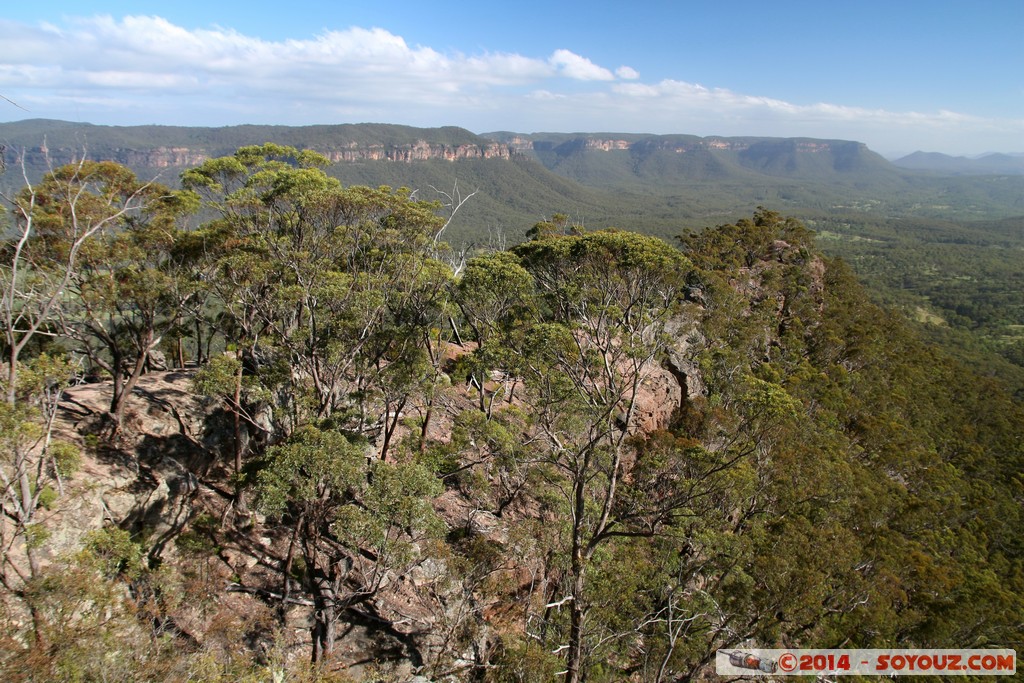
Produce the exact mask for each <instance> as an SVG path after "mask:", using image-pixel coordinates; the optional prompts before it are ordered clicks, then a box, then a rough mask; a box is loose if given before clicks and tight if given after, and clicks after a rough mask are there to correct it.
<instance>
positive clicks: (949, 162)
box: [892, 152, 1024, 175]
mask: <svg viewBox="0 0 1024 683" xmlns="http://www.w3.org/2000/svg"><path fill="white" fill-rule="evenodd" d="M892 163H893V164H894V165H895V166H899V167H900V168H908V169H913V170H916V171H933V172H935V173H941V174H944V175H1021V174H1024V154H986V155H984V156H981V157H977V158H968V157H953V156H949V155H948V154H939V153H937V152H914V153H913V154H908V155H907V156H905V157H901V158H899V159H894V160H893V162H892Z"/></svg>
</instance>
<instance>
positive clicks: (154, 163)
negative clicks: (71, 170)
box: [6, 140, 515, 169]
mask: <svg viewBox="0 0 1024 683" xmlns="http://www.w3.org/2000/svg"><path fill="white" fill-rule="evenodd" d="M312 149H313V150H314V151H317V152H320V153H321V154H323V155H324V156H326V157H327V158H328V159H330V160H331V162H333V163H346V162H356V161H396V162H404V163H410V162H414V161H427V160H431V159H440V160H443V161H461V160H464V159H509V158H511V157H512V156H513V154H515V150H514V149H513V148H512V147H511V146H510V145H506V144H502V143H498V142H492V143H488V144H480V145H473V144H463V145H444V144H438V143H432V142H427V141H425V140H418V141H417V142H414V143H412V144H408V145H383V144H370V145H362V144H359V143H351V144H349V145H347V146H344V147H334V148H323V149H321V148H317V147H313V148H312ZM230 153H231V150H212V149H207V148H203V147H153V148H150V149H131V148H116V149H103V150H90V149H88V148H86V149H85V154H86V157H87V158H89V159H97V160H99V159H103V160H110V161H116V162H117V163H119V164H124V165H125V166H128V167H129V168H154V169H167V168H187V167H191V166H198V165H199V164H201V163H203V162H204V161H206V160H208V159H210V158H214V157H217V156H222V155H226V154H230ZM14 154H15V150H9V151H8V152H7V154H6V156H7V157H8V158H7V159H6V163H7V165H8V166H10V167H14V166H16V165H17V164H18V159H17V158H16V157H15V156H14ZM24 154H25V162H26V165H27V166H29V167H40V168H42V167H46V166H48V165H49V166H53V167H57V166H63V165H65V164H70V163H74V162H76V161H78V160H79V159H80V158H81V156H82V150H81V149H71V148H65V147H57V148H47V147H45V146H40V147H34V148H30V149H27V150H25V153H24Z"/></svg>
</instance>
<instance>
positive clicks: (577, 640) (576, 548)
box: [565, 454, 590, 683]
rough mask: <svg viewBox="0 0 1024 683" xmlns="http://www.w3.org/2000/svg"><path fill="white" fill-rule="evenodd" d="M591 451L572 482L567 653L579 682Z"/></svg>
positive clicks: (569, 680)
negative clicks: (587, 476) (570, 581)
mask: <svg viewBox="0 0 1024 683" xmlns="http://www.w3.org/2000/svg"><path fill="white" fill-rule="evenodd" d="M589 462H590V457H589V454H585V455H584V456H583V462H582V465H581V467H580V470H579V471H577V472H576V476H575V482H574V483H573V520H572V563H571V565H570V572H571V574H572V605H571V606H570V610H569V651H568V654H567V655H566V662H565V663H566V672H565V680H566V683H580V682H581V681H582V680H583V679H584V672H583V632H584V631H583V626H584V625H583V620H584V617H585V616H586V613H585V606H584V599H583V592H584V589H585V588H586V572H587V559H588V557H587V556H586V555H585V554H584V545H585V544H584V542H583V533H584V515H585V514H586V494H587V480H586V474H587V472H588V471H589V467H588V465H589Z"/></svg>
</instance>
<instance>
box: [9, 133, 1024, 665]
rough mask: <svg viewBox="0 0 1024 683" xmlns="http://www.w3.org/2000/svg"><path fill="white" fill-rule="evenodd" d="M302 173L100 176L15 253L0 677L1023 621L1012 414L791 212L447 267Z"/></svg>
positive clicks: (419, 209) (512, 652)
mask: <svg viewBox="0 0 1024 683" xmlns="http://www.w3.org/2000/svg"><path fill="white" fill-rule="evenodd" d="M316 161H326V160H317V159H315V158H311V157H310V156H308V155H303V154H301V153H300V152H298V150H281V149H280V148H276V147H265V148H261V149H260V150H255V151H254V150H249V151H246V152H244V153H239V154H236V155H233V156H232V157H231V158H229V159H216V160H210V161H208V162H206V163H204V164H202V165H200V166H199V167H197V168H195V169H193V170H192V171H191V172H190V173H188V174H186V175H185V176H184V178H183V182H184V184H185V186H186V187H187V188H188V189H190V190H192V191H194V192H196V193H198V194H199V195H200V196H202V197H203V200H204V201H205V202H206V209H207V211H210V212H213V213H216V215H217V216H218V220H217V221H211V222H209V223H208V224H206V225H204V226H203V227H201V228H197V229H194V230H181V229H177V228H176V227H175V226H176V223H177V222H180V221H181V220H183V218H184V217H185V214H187V212H188V211H190V210H194V209H195V207H194V206H193V205H190V204H189V203H188V202H187V201H185V200H184V199H183V198H182V197H181V196H180V195H178V196H176V195H174V194H173V193H171V192H170V191H169V190H167V189H166V188H152V187H149V186H144V185H143V184H141V183H138V182H137V181H134V183H133V181H131V179H130V178H129V177H128V176H126V175H125V174H124V173H123V172H122V170H121V169H119V168H114V167H111V166H110V165H97V166H86V167H85V168H84V169H83V171H84V172H85V174H84V175H78V176H75V175H58V176H57V177H55V178H52V179H50V180H49V181H47V182H45V183H43V184H41V185H40V186H39V187H38V188H37V193H38V194H37V196H38V199H39V202H38V203H37V204H36V206H37V208H36V209H35V211H34V212H33V213H32V214H31V216H32V218H33V219H34V220H38V221H39V225H41V226H43V227H44V230H43V232H42V233H41V234H40V236H39V238H38V239H36V238H35V236H34V235H33V234H29V238H31V239H26V244H27V245H28V248H27V249H26V250H24V251H21V252H19V251H16V250H13V249H4V250H2V251H0V254H3V255H4V258H5V259H7V260H6V261H4V265H5V267H7V270H5V271H3V272H4V273H7V274H10V273H12V269H11V265H12V264H17V265H19V266H20V268H21V269H22V271H23V272H26V271H27V272H26V276H27V277H29V279H30V280H31V281H32V282H33V284H34V287H33V288H23V287H11V288H10V289H8V290H5V292H6V293H9V294H10V295H11V296H12V297H13V296H17V297H18V300H19V302H23V303H28V304H29V305H28V306H25V307H23V308H20V309H19V310H21V311H24V312H25V314H26V315H28V316H34V315H35V316H39V317H29V318H28V319H22V320H19V321H10V322H9V323H7V324H8V328H7V330H6V334H7V339H12V340H15V344H16V345H17V349H16V350H15V352H14V353H13V354H12V353H10V351H11V349H8V352H9V353H8V354H7V356H6V357H7V358H8V359H12V362H11V363H10V365H8V366H7V367H6V368H5V369H6V370H7V372H5V373H4V374H3V380H2V382H3V384H2V388H4V389H6V391H5V392H4V393H5V395H6V397H7V398H6V400H4V401H2V402H0V425H2V426H3V427H4V429H3V432H0V447H2V448H3V449H4V450H3V451H2V452H3V454H4V458H3V459H2V460H0V467H2V468H3V470H2V471H3V474H4V476H5V478H6V480H7V481H23V482H26V483H25V485H24V486H7V487H5V488H4V489H3V490H2V491H0V496H2V497H0V501H2V503H3V506H4V510H5V512H7V514H6V515H4V516H3V517H0V538H2V539H3V540H4V545H3V547H2V548H0V550H2V553H0V581H2V583H3V586H4V588H5V589H6V590H5V591H4V592H3V593H2V594H0V626H2V628H0V678H2V679H3V680H4V681H11V682H12V683H23V682H24V683H28V682H29V681H48V680H97V679H101V678H102V679H103V680H107V681H112V682H115V681H116V682H118V683H121V682H123V683H128V682H129V681H139V680H167V681H170V680H203V681H211V682H223V683H227V682H228V681H239V680H297V681H310V682H311V683H312V682H314V681H315V682H317V683H320V682H322V683H327V682H328V681H334V682H340V681H350V682H352V681H367V682H369V681H380V680H394V681H416V682H417V683H420V682H423V681H443V682H446V683H459V682H462V681H466V682H469V681H484V682H486V683H502V682H506V681H548V680H554V679H556V678H557V677H560V676H561V677H563V678H564V679H565V680H569V681H581V680H584V679H586V680H592V681H596V680H607V681H628V682H630V683H634V682H635V683H648V682H650V683H667V682H668V681H674V680H695V681H705V680H708V681H710V680H714V672H713V671H714V657H715V652H716V651H717V650H719V649H721V648H739V647H752V646H755V645H756V646H762V647H769V646H778V647H783V646H785V647H816V648H829V647H863V648H868V647H917V648H945V647H962V646H963V644H964V643H970V644H977V645H978V646H985V647H1014V646H1016V645H1017V644H1019V643H1020V642H1021V639H1022V638H1024V633H1022V631H1021V624H1020V620H1019V615H1020V614H1021V613H1022V612H1024V582H1022V577H1024V544H1022V539H1021V537H1020V534H1019V530H1020V528H1021V524H1022V522H1024V506H1022V502H1021V500H1020V497H1019V486H1018V484H1019V477H1020V473H1021V472H1022V471H1024V450H1022V444H1021V440H1020V429H1021V426H1022V425H1024V413H1022V410H1021V406H1020V404H1019V403H1018V402H1015V401H1014V400H1013V398H1012V397H1011V396H1010V395H1009V394H1008V392H1007V390H1006V388H1005V387H1004V386H1003V385H1002V384H1000V383H999V382H998V381H995V380H993V379H991V378H988V377H983V376H981V375H979V374H977V373H974V372H973V371H972V370H970V369H969V368H967V367H965V366H963V365H961V364H959V363H958V362H957V361H955V360H954V359H952V358H950V357H949V355H948V354H947V353H945V352H944V350H943V349H941V348H939V347H937V346H935V345H932V344H929V343H927V342H926V341H923V340H922V339H921V338H920V337H919V336H918V335H917V334H915V333H914V332H913V330H912V329H910V328H909V327H908V326H907V325H906V323H905V322H903V321H902V320H901V318H900V317H899V316H897V315H894V314H893V313H892V312H890V311H887V310H885V309H883V308H879V307H877V306H875V305H873V304H871V303H870V302H869V300H868V298H867V297H866V295H865V292H864V291H863V289H862V288H861V287H860V286H859V285H858V283H857V282H856V280H855V279H854V277H853V276H852V274H851V273H850V271H849V269H848V268H847V267H846V266H845V265H844V264H843V263H841V262H836V261H832V260H830V259H828V258H826V257H825V256H823V255H822V254H821V253H820V252H819V251H818V250H817V247H816V245H815V241H814V237H813V235H812V234H811V232H810V231H809V230H808V229H807V228H806V227H805V226H804V225H803V224H802V223H801V222H800V221H798V220H796V219H793V218H787V217H784V216H782V215H780V214H778V213H774V212H771V211H767V210H759V211H757V212H756V213H755V214H753V215H752V216H750V217H748V218H743V219H740V220H737V221H735V222H733V223H729V224H723V225H720V226H717V227H714V228H710V229H708V230H706V231H703V232H701V233H699V234H688V235H686V236H685V237H684V238H683V239H682V240H681V242H680V246H681V247H682V248H681V249H679V248H676V246H674V245H670V244H668V243H666V242H664V241H661V240H659V239H657V238H652V237H649V236H644V235H640V234H638V233H633V232H625V231H614V230H587V229H586V228H584V227H581V226H578V225H574V224H572V223H571V221H569V220H563V219H562V218H557V217H552V220H549V221H543V222H541V223H539V224H538V225H537V226H535V229H534V230H533V231H532V238H531V239H530V240H529V241H526V242H523V243H520V244H518V245H516V246H514V247H512V248H510V249H506V250H497V251H491V252H488V253H486V254H481V255H478V256H476V257H474V258H471V259H469V260H468V261H466V262H465V263H462V262H460V261H459V260H458V259H455V260H453V259H451V258H450V256H451V255H450V253H448V252H446V251H445V250H444V249H443V248H441V247H439V246H438V245H437V244H436V243H435V240H434V237H435V235H436V231H437V230H438V229H439V226H440V225H441V224H442V223H443V218H439V217H438V216H437V215H435V214H434V213H433V211H432V210H431V209H430V208H429V207H427V206H425V205H424V203H423V202H421V201H416V200H414V199H412V198H410V197H409V196H408V195H407V194H404V193H401V192H399V193H395V192H391V191H388V190H382V189H371V188H366V187H350V186H345V185H342V184H341V183H338V182H336V180H335V179H334V178H332V177H331V176H330V175H328V174H327V173H325V172H324V171H323V170H322V169H320V168H318V167H317V166H316V165H315V163H314V162H316ZM234 162H237V163H234ZM109 183H113V185H114V186H115V187H116V188H117V190H118V191H117V192H111V191H109V190H110V188H111V185H110V184H109ZM147 192H150V193H151V194H147ZM136 200H144V201H145V202H146V204H145V210H144V211H138V212H134V213H133V214H132V215H130V216H129V215H127V214H124V213H121V212H120V211H119V207H123V206H124V203H125V202H133V201H136ZM179 200H180V201H179ZM71 209H75V210H71ZM78 209H82V211H78ZM104 215H105V216H110V217H112V219H111V220H113V221H115V222H116V226H112V229H111V230H109V231H105V232H99V233H95V234H94V235H93V236H91V237H88V238H84V239H83V241H81V242H80V245H81V246H80V249H79V250H78V251H77V252H76V250H75V249H74V248H73V246H72V245H73V244H74V240H76V238H77V236H80V235H82V234H83V233H82V231H81V230H79V229H76V228H80V227H82V225H83V224H82V223H79V222H78V221H87V220H92V219H94V218H95V217H97V216H104ZM566 218H567V217H566ZM113 228H116V229H113ZM74 253H78V254H80V256H79V257H77V260H75V261H74V263H73V266H74V267H72V268H69V269H68V270H67V273H68V275H67V277H66V278H57V279H53V278H51V277H49V275H50V274H52V273H54V272H59V271H56V270H54V269H55V268H58V266H57V264H59V263H62V262H63V263H65V264H66V263H68V259H69V258H71V257H72V255H73V254H74ZM453 266H454V267H455V269H457V272H456V270H455V269H453ZM5 282H6V281H5ZM48 292H49V293H55V294H57V295H59V296H57V298H56V299H54V304H53V305H52V307H47V308H44V307H40V306H32V305H31V304H33V303H34V302H36V301H40V300H41V299H40V298H39V297H46V296H47V293H48ZM68 294H70V296H68ZM29 321H39V323H40V324H39V325H38V326H36V327H35V328H34V329H36V330H38V331H39V334H35V333H33V332H32V331H31V329H32V325H30V324H28V322H29ZM68 350H73V351H74V352H75V353H76V355H77V357H78V358H81V359H82V361H81V362H82V363H83V365H77V364H75V363H74V362H71V360H72V359H64V356H65V355H66V354H65V352H66V351H68ZM177 366H181V367H177Z"/></svg>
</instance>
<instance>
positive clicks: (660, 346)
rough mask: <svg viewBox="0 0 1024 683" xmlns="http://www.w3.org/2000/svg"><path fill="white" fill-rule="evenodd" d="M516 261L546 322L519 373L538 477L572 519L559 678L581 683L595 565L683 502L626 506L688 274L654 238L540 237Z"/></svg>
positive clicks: (674, 498) (671, 499)
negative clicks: (641, 422) (642, 420)
mask: <svg viewBox="0 0 1024 683" xmlns="http://www.w3.org/2000/svg"><path fill="white" fill-rule="evenodd" d="M514 252H515V253H516V254H517V255H518V256H519V257H520V258H521V259H522V263H523V265H524V267H525V268H526V269H527V270H528V271H529V272H530V275H531V276H532V278H533V280H534V282H535V286H536V289H537V296H538V299H539V304H538V305H539V309H540V312H541V318H540V320H539V321H538V322H537V323H536V324H534V325H533V326H532V327H531V328H530V329H529V330H528V331H527V333H526V339H525V343H524V346H523V348H524V350H525V353H524V358H523V360H522V363H523V367H524V371H523V372H524V379H525V382H526V384H527V387H528V391H529V395H530V398H531V402H532V407H533V430H534V436H533V447H534V448H535V449H536V452H537V454H538V456H537V457H538V459H539V461H540V463H541V469H540V472H541V476H542V478H543V479H544V480H546V483H547V485H548V487H549V488H550V490H551V491H552V492H553V493H552V495H553V496H554V499H556V500H558V501H559V508H560V509H562V510H564V513H565V515H566V520H567V521H566V529H565V538H564V545H565V548H564V550H565V551H566V554H567V555H568V561H567V566H566V579H567V580H566V582H565V585H564V590H565V591H566V594H565V595H564V597H563V599H562V601H559V602H561V603H562V604H566V607H567V609H568V612H569V631H568V634H567V639H568V642H566V643H564V646H565V650H566V678H565V680H567V681H572V682H573V683H576V682H577V681H580V680H582V679H583V678H584V676H585V672H584V667H585V659H586V656H587V653H588V649H589V648H590V646H591V643H589V642H588V623H587V617H588V613H589V612H590V610H591V608H592V603H591V596H590V595H589V594H588V572H590V570H591V565H592V564H593V562H594V559H595V555H596V554H597V553H598V551H599V550H600V549H601V548H602V547H604V546H606V545H607V544H608V543H609V542H611V541H612V540H613V539H616V538H619V537H631V536H643V535H650V534H651V533H653V532H654V531H655V530H656V529H657V528H658V527H659V526H661V525H663V524H666V523H668V522H670V521H671V520H672V519H673V517H674V513H676V512H678V510H680V509H681V508H683V507H684V506H685V505H686V504H687V503H688V498H687V497H686V496H685V495H684V494H673V495H669V496H666V497H664V498H663V499H662V500H660V501H657V505H655V506H653V509H648V510H646V511H644V512H643V513H642V514H641V513H639V512H637V511H635V510H632V509H631V508H630V507H629V506H623V505H622V500H623V496H624V486H623V477H624V475H625V474H626V470H627V461H626V459H627V456H628V455H629V454H630V452H631V447H630V445H629V443H628V439H629V438H630V437H631V436H634V435H636V434H637V433H638V425H637V401H638V398H639V395H640V390H641V386H642V382H643V379H644V377H645V373H647V372H648V371H649V370H650V369H651V368H652V367H653V366H656V365H657V364H658V363H659V361H660V355H661V354H662V353H663V352H664V351H665V349H666V346H667V344H668V342H669V338H668V336H667V335H666V333H665V328H666V324H667V323H668V321H669V320H670V319H671V318H672V317H673V316H674V315H676V314H678V312H679V311H680V306H681V304H682V296H681V293H682V288H683V285H684V283H685V277H686V274H687V272H688V271H689V269H690V265H689V261H688V260H687V259H686V258H685V257H684V256H683V255H682V254H681V253H680V252H679V251H678V250H676V249H673V248H672V247H670V246H669V245H667V244H665V243H664V242H662V241H661V240H658V239H655V238H649V237H644V236H641V235H638V234H634V233H627V232H618V231H600V232H593V233H585V234H579V235H572V236H539V238H538V239H535V240H532V241H530V242H528V243H526V244H523V245H521V246H519V247H517V248H516V249H515V250H514ZM555 597H557V596H555Z"/></svg>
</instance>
